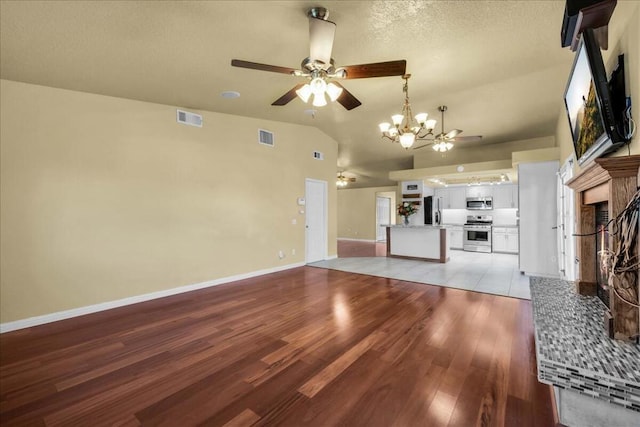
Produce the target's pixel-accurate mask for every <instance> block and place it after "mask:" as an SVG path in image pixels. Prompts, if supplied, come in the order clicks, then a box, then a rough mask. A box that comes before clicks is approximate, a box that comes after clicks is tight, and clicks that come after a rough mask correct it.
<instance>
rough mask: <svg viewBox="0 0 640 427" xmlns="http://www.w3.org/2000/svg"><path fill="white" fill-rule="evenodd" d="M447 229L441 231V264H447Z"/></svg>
mask: <svg viewBox="0 0 640 427" xmlns="http://www.w3.org/2000/svg"><path fill="white" fill-rule="evenodd" d="M447 261H448V259H447V229H446V228H441V229H440V262H441V263H445V262H447Z"/></svg>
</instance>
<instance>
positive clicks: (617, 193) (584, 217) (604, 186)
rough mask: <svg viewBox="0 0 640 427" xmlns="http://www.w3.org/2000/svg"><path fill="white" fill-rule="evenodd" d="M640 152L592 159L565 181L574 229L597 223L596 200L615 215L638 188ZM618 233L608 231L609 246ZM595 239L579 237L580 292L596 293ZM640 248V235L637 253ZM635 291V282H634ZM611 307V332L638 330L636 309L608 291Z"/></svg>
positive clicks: (623, 333) (626, 334)
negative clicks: (572, 203) (573, 203)
mask: <svg viewBox="0 0 640 427" xmlns="http://www.w3.org/2000/svg"><path fill="white" fill-rule="evenodd" d="M639 175H640V155H633V156H625V157H608V158H600V159H595V161H594V162H593V163H592V164H591V165H589V166H588V167H586V168H585V169H584V170H583V171H582V172H581V173H580V174H579V175H578V176H576V177H575V178H573V179H571V180H570V181H568V182H567V185H568V186H569V188H571V189H573V190H574V191H575V193H576V233H577V234H588V233H593V232H594V231H595V227H596V222H595V221H596V214H595V209H596V208H595V204H596V203H602V202H607V203H608V207H609V212H608V213H609V218H615V217H617V216H618V215H619V214H620V213H621V212H622V211H623V210H624V208H625V207H626V206H627V204H628V203H629V201H630V200H631V198H632V197H633V196H634V195H635V193H636V191H638V183H639V182H640V181H639ZM617 243H618V236H616V235H612V234H609V242H608V244H609V247H610V248H614V247H616V245H617ZM596 251H597V248H596V240H595V236H594V237H593V238H589V237H578V238H577V240H576V255H577V258H578V260H579V264H578V280H577V281H576V288H577V289H578V292H579V293H581V294H587V295H595V291H596V268H598V266H597V265H596ZM638 252H640V239H638V246H636V254H637V253H638ZM636 292H637V284H636ZM609 302H610V307H609V308H610V311H611V315H612V317H613V322H614V335H615V336H616V337H618V338H622V339H625V338H629V337H632V336H634V335H636V334H637V333H638V325H639V324H640V317H639V313H638V309H637V308H634V307H631V306H629V305H628V304H625V303H624V302H622V301H621V300H620V299H619V298H617V296H616V295H615V294H614V293H613V291H610V294H609Z"/></svg>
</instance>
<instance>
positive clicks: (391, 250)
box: [386, 225, 449, 263]
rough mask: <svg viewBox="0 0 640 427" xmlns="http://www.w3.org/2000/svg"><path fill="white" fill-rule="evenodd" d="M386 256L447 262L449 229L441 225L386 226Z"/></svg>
mask: <svg viewBox="0 0 640 427" xmlns="http://www.w3.org/2000/svg"><path fill="white" fill-rule="evenodd" d="M386 227H387V256H389V257H396V258H408V259H419V260H423V261H431V262H441V263H445V262H447V261H449V229H448V228H447V227H445V226H441V225H388V226H386Z"/></svg>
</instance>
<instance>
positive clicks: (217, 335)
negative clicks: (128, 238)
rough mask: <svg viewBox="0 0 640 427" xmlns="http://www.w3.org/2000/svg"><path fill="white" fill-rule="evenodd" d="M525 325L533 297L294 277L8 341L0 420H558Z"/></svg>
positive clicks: (206, 292)
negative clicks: (537, 371) (537, 372)
mask: <svg viewBox="0 0 640 427" xmlns="http://www.w3.org/2000/svg"><path fill="white" fill-rule="evenodd" d="M531 316H532V314H531V303H530V302H529V301H523V300H517V299H511V298H506V297H500V296H493V295H486V294H477V293H474V292H468V291H464V290H459V289H447V288H442V287H434V286H429V285H424V284H418V283H412V282H403V281H398V280H391V279H385V278H379V277H372V276H366V275H359V274H351V273H345V272H340V271H330V270H324V269H319V268H313V267H301V268H296V269H292V270H288V271H283V272H278V273H274V274H269V275H265V276H261V277H255V278H251V279H246V280H242V281H238V282H235V283H230V284H226V285H220V286H216V287H213V288H208V289H203V290H199V291H194V292H191V293H189V294H181V295H175V296H172V297H168V298H163V299H162V300H161V301H148V302H145V303H141V304H136V305H133V306H128V307H121V308H118V309H115V310H110V311H107V312H101V313H95V314H92V315H88V316H83V317H81V318H76V319H68V320H64V321H61V322H56V323H55V324H49V325H42V326H38V327H34V328H30V329H28V330H23V331H15V332H9V333H6V334H2V335H0V348H1V349H2V352H1V353H2V358H1V360H0V419H2V424H3V426H4V425H6V426H12V425H43V424H50V425H86V424H91V423H96V420H99V421H98V422H99V423H100V424H110V425H131V426H135V425H160V424H164V425H186V424H197V423H202V424H203V425H232V426H233V425H248V424H254V425H297V426H298V425H299V426H305V425H313V426H319V425H380V424H381V423H382V424H384V425H397V426H401V425H402V426H404V425H423V424H424V421H425V420H429V425H434V426H437V425H443V426H446V425H462V424H464V425H470V424H471V425H472V424H474V423H475V422H476V418H475V417H477V416H478V414H485V415H484V418H478V419H481V420H482V419H485V420H489V421H490V423H491V425H500V423H504V424H508V423H509V422H510V420H515V419H518V418H519V417H521V416H526V415H527V414H529V415H531V416H532V417H533V421H531V423H532V424H533V425H553V415H554V414H553V410H552V408H551V403H550V399H551V394H550V389H549V387H548V386H546V385H544V384H540V383H538V382H537V380H536V378H535V366H536V361H535V349H534V344H533V324H532V320H531V318H532V317H531ZM298 390H300V391H298ZM303 393H304V394H303ZM519 421H523V420H519ZM461 423H462V424H461Z"/></svg>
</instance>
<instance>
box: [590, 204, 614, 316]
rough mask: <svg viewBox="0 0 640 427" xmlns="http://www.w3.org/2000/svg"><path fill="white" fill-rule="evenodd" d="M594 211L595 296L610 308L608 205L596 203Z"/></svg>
mask: <svg viewBox="0 0 640 427" xmlns="http://www.w3.org/2000/svg"><path fill="white" fill-rule="evenodd" d="M595 211H596V215H595V216H596V227H595V230H594V232H595V233H596V235H595V238H596V252H595V253H594V256H595V257H596V295H597V296H598V298H600V301H602V302H603V303H604V305H606V306H607V308H611V306H610V304H609V283H608V282H609V275H608V273H609V271H608V268H607V265H606V257H607V251H608V250H609V230H608V228H607V226H608V225H609V203H608V202H603V203H597V204H596V205H595Z"/></svg>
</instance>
